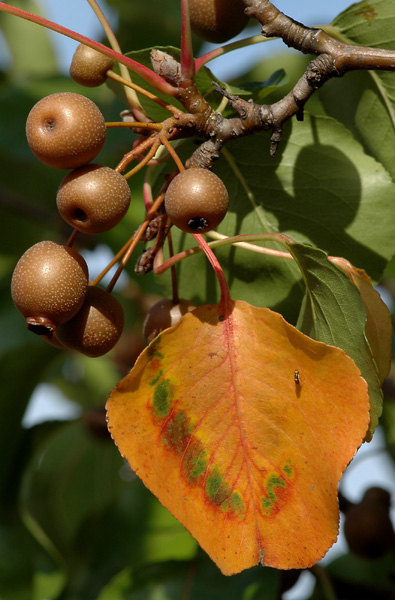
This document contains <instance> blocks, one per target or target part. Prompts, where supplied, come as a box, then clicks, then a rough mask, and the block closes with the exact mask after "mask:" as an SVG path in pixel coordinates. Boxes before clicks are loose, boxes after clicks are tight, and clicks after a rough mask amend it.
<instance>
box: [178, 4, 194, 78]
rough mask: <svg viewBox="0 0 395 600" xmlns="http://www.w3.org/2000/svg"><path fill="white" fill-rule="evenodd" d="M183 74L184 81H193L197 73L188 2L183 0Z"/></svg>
mask: <svg viewBox="0 0 395 600" xmlns="http://www.w3.org/2000/svg"><path fill="white" fill-rule="evenodd" d="M180 59H181V60H180V62H181V73H182V77H183V79H185V80H186V81H192V80H193V77H194V72H195V63H194V60H193V48H192V33H191V23H190V19H189V4H188V0H181V57H180Z"/></svg>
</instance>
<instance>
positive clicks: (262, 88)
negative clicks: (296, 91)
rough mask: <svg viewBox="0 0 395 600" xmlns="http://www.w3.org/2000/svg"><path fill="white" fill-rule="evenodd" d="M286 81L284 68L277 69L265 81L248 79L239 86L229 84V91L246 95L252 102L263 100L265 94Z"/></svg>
mask: <svg viewBox="0 0 395 600" xmlns="http://www.w3.org/2000/svg"><path fill="white" fill-rule="evenodd" d="M287 82H288V77H287V74H286V72H285V71H284V69H277V71H275V72H274V73H272V75H270V77H269V78H268V79H266V81H249V82H246V83H243V84H242V85H241V86H240V87H238V86H233V85H230V86H228V88H229V91H230V92H232V94H236V95H237V96H248V98H252V99H253V100H254V102H259V101H260V100H263V98H265V97H266V96H268V95H269V94H271V92H272V91H273V90H275V89H277V88H279V87H282V86H283V85H284V84H285V83H287Z"/></svg>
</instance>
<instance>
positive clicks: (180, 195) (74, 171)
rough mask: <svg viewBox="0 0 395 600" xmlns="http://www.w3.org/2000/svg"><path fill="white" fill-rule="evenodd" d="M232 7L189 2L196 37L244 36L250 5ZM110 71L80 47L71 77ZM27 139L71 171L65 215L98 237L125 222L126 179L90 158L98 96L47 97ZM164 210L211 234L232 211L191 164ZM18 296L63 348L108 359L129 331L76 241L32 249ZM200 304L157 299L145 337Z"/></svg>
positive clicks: (219, 185) (29, 319) (38, 329)
mask: <svg viewBox="0 0 395 600" xmlns="http://www.w3.org/2000/svg"><path fill="white" fill-rule="evenodd" d="M226 4H227V3H225V2H218V1H215V2H213V1H212V0H209V1H207V0H203V1H202V0H198V1H194V0H191V2H190V17H191V25H192V28H193V30H194V31H195V33H197V34H198V35H200V36H201V37H202V38H203V39H206V40H209V41H214V42H222V41H225V40H226V39H229V38H230V37H233V36H234V35H236V34H237V33H239V31H241V29H243V28H244V26H245V24H246V22H247V20H248V19H247V17H246V16H245V15H244V5H243V3H242V2H241V1H240V0H232V2H231V4H232V10H229V6H227V5H226ZM236 17H237V18H236ZM112 67H113V61H112V60H111V59H110V58H108V57H107V56H104V55H102V54H101V53H99V52H97V51H96V50H93V49H91V48H89V47H87V46H84V45H80V46H79V47H78V48H77V50H76V52H75V54H74V57H73V60H72V64H71V67H70V75H71V76H72V78H73V79H74V80H75V81H77V82H78V83H80V84H81V85H84V86H86V87H95V86H99V85H101V84H103V83H104V82H105V81H106V79H107V74H108V72H109V71H110V70H112ZM26 136H27V140H28V144H29V147H30V149H31V150H32V152H33V154H34V155H35V156H36V157H37V158H38V159H39V160H40V161H41V162H43V163H44V164H46V165H48V166H50V167H53V168H57V169H71V171H70V172H69V173H68V174H67V175H66V176H65V177H64V179H63V180H62V182H61V184H60V186H59V188H58V191H57V196H56V202H57V207H58V210H59V213H60V215H61V216H62V217H63V219H64V220H65V221H66V222H67V223H68V224H69V225H70V226H71V227H73V228H74V229H75V230H77V231H80V232H83V233H86V234H99V233H103V232H105V231H108V230H110V229H111V228H113V227H114V226H115V225H117V224H118V223H119V222H120V221H121V220H122V219H123V217H124V216H125V214H126V212H127V210H128V208H129V205H130V196H131V193H130V188H129V185H128V183H127V181H126V179H125V178H124V177H123V176H122V175H121V174H120V173H118V172H117V171H115V170H114V169H111V168H109V167H107V166H103V165H100V164H92V162H91V161H93V160H94V159H95V158H96V156H97V155H98V154H99V152H100V151H101V149H102V148H103V145H104V142H105V139H106V123H105V120H104V117H103V115H102V114H101V112H100V110H99V108H98V107H97V106H96V105H95V104H94V103H93V102H92V101H91V100H89V99H88V98H86V97H85V96H82V95H80V94H75V93H69V92H65V93H55V94H51V95H50V96H47V97H45V98H43V99H42V100H40V101H39V102H38V103H37V104H36V105H35V106H34V107H33V108H32V110H31V111H30V113H29V115H28V118H27V122H26ZM164 207H165V211H166V213H167V215H168V217H169V219H170V220H171V222H172V223H173V224H174V225H176V226H177V227H179V228H180V229H182V230H183V231H186V232H189V233H204V232H207V231H210V230H211V229H214V228H215V227H217V225H218V224H219V223H220V222H221V221H222V220H223V218H224V217H225V215H226V212H227V209H228V192H227V190H226V187H225V186H224V184H223V182H222V181H221V180H220V179H219V178H218V177H217V176H216V175H215V174H214V173H212V172H211V171H208V170H205V169H201V168H192V169H187V170H184V171H182V172H181V173H179V174H178V175H177V176H176V177H174V179H173V180H172V181H171V183H170V185H169V187H168V190H167V192H166V196H165V202H164ZM11 292H12V298H13V301H14V304H15V305H16V307H17V308H18V310H19V311H20V312H21V313H22V314H23V316H24V317H25V320H26V323H27V326H28V328H29V329H30V330H31V331H33V332H34V333H37V334H39V335H41V336H43V337H45V338H46V339H47V340H50V341H51V343H53V344H55V345H59V346H60V347H66V348H69V349H73V350H77V351H79V352H81V353H83V354H85V355H87V356H92V357H93V356H100V355H102V354H104V353H106V352H108V351H109V350H110V349H111V348H113V347H114V345H115V344H116V342H117V341H118V339H119V337H120V335H121V332H122V329H123V321H124V317H123V310H122V307H121V305H120V304H119V302H118V301H117V299H116V298H114V297H113V296H112V295H111V293H110V292H108V291H106V290H104V289H102V288H99V287H97V286H92V285H89V276H88V267H87V265H86V262H85V260H84V259H83V258H82V256H80V255H79V254H78V253H77V252H76V251H75V250H73V249H72V248H71V247H69V246H62V245H59V244H56V243H54V242H51V241H43V242H40V243H38V244H36V245H34V246H33V247H32V248H30V249H29V250H27V251H26V252H25V254H24V255H23V256H22V257H21V259H20V260H19V262H18V264H17V266H16V268H15V271H14V274H13V278H12V286H11ZM193 307H194V305H192V304H191V303H189V302H187V301H182V302H181V304H180V305H177V306H174V304H173V303H172V302H171V301H165V302H164V303H163V302H162V303H158V305H155V306H154V307H153V308H152V310H151V312H150V314H149V315H148V316H147V319H146V323H145V326H144V334H145V338H146V340H147V341H148V342H149V341H150V340H151V339H152V338H153V337H154V335H153V332H154V333H155V335H157V334H158V333H159V332H160V331H161V330H163V329H164V328H166V327H168V326H170V325H171V324H174V323H175V322H176V320H179V318H180V317H181V315H182V314H184V313H185V312H186V311H187V310H191V309H192V308H193ZM174 311H176V312H175V313H174ZM173 313H174V314H173ZM176 313H177V315H178V317H177V319H176V318H175V314H176Z"/></svg>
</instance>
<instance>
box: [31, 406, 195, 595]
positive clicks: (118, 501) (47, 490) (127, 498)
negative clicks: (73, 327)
mask: <svg viewBox="0 0 395 600" xmlns="http://www.w3.org/2000/svg"><path fill="white" fill-rule="evenodd" d="M101 417H102V426H101V427H98V426H95V421H94V420H93V421H92V420H91V419H90V418H89V415H88V414H86V415H85V416H84V417H83V419H82V420H81V421H75V422H69V423H62V424H56V425H52V426H51V429H50V431H49V432H48V433H47V435H45V437H43V435H42V432H43V431H44V429H45V427H44V426H39V427H37V431H36V435H35V440H36V444H35V449H34V452H33V454H32V457H31V460H30V462H29V464H28V466H27V468H26V471H25V474H24V477H23V481H22V486H21V496H20V505H21V509H22V512H23V515H24V519H25V521H26V522H27V523H29V528H30V530H31V531H32V532H33V534H34V535H35V537H36V539H37V540H38V541H39V542H40V543H41V544H42V545H43V547H44V548H46V549H47V550H48V552H50V553H51V554H52V555H53V556H54V557H55V558H56V559H57V561H58V562H60V564H62V565H63V566H65V567H66V569H67V574H68V576H67V582H66V590H65V592H64V597H65V598H66V597H69V596H68V594H69V593H70V591H71V590H72V591H73V593H74V594H77V593H78V594H79V597H81V598H84V600H95V599H96V597H97V595H98V593H99V591H100V590H101V588H102V587H103V586H104V585H106V584H107V583H108V581H109V580H110V579H111V577H113V576H114V575H115V573H117V572H118V571H119V570H120V569H122V568H124V567H126V566H134V565H142V564H145V563H150V562H159V561H167V560H185V559H190V558H192V557H193V556H194V555H195V553H196V549H197V544H196V542H195V540H194V539H193V538H192V537H191V536H190V534H189V533H188V532H187V531H186V530H185V529H184V527H183V526H182V525H181V524H180V523H179V522H178V521H177V520H176V519H175V518H174V517H173V516H172V515H171V514H170V513H169V512H168V511H167V509H165V508H164V507H163V506H162V505H161V504H159V502H158V501H157V500H156V498H155V497H154V496H153V495H152V494H151V493H150V492H149V491H148V490H147V489H146V488H145V487H144V486H143V484H142V483H141V481H140V480H139V479H137V477H136V476H135V475H134V474H133V473H132V472H131V471H130V469H129V467H127V466H126V465H124V463H123V461H122V459H121V457H120V456H119V452H118V450H117V448H116V447H115V446H114V444H113V443H112V442H111V438H110V436H109V434H108V432H107V431H106V428H105V420H104V413H102V415H101Z"/></svg>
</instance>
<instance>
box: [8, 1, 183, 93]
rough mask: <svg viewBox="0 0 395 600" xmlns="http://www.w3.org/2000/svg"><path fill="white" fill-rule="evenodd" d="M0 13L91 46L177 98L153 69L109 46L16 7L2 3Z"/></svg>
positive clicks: (159, 89) (170, 86) (171, 88)
mask: <svg viewBox="0 0 395 600" xmlns="http://www.w3.org/2000/svg"><path fill="white" fill-rule="evenodd" d="M0 12H6V13H9V14H11V15H14V16H16V17H20V18H21V19H25V20H26V21H31V22H32V23H36V25H41V26H42V27H46V28H47V29H51V30H52V31H56V32H57V33H60V34H62V35H65V36H66V37H69V38H71V39H73V40H75V41H76V42H79V43H80V44H85V46H89V47H90V48H93V49H94V50H97V51H98V52H101V53H102V54H105V55H106V56H109V57H110V58H113V59H114V60H116V61H117V62H119V63H121V64H122V65H125V66H126V67H127V68H128V69H130V70H131V71H133V72H134V73H138V74H139V75H140V76H141V77H142V78H143V79H144V80H145V81H146V82H147V83H150V84H151V85H152V86H153V87H154V88H155V89H156V90H158V91H159V92H162V93H163V94H166V95H168V96H175V94H176V93H177V89H176V88H174V87H173V86H172V85H170V84H169V83H167V81H165V80H164V79H162V77H160V76H159V75H157V74H156V73H154V72H153V71H151V69H148V68H147V67H145V66H144V65H141V64H140V63H138V62H136V61H135V60H132V59H131V58H128V57H126V56H124V55H123V54H120V53H119V52H115V51H114V50H111V48H108V47H107V46H104V45H103V44H100V43H99V42H95V41H94V40H92V39H91V38H88V37H86V36H85V35H82V34H80V33H77V32H75V31H72V30H71V29H67V27H63V25H58V24H57V23H54V22H53V21H48V19H44V18H43V17H38V16H37V15H33V14H32V13H29V12H27V11H25V10H22V9H20V8H15V7H14V6H10V5H9V4H5V3H4V2H0Z"/></svg>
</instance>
